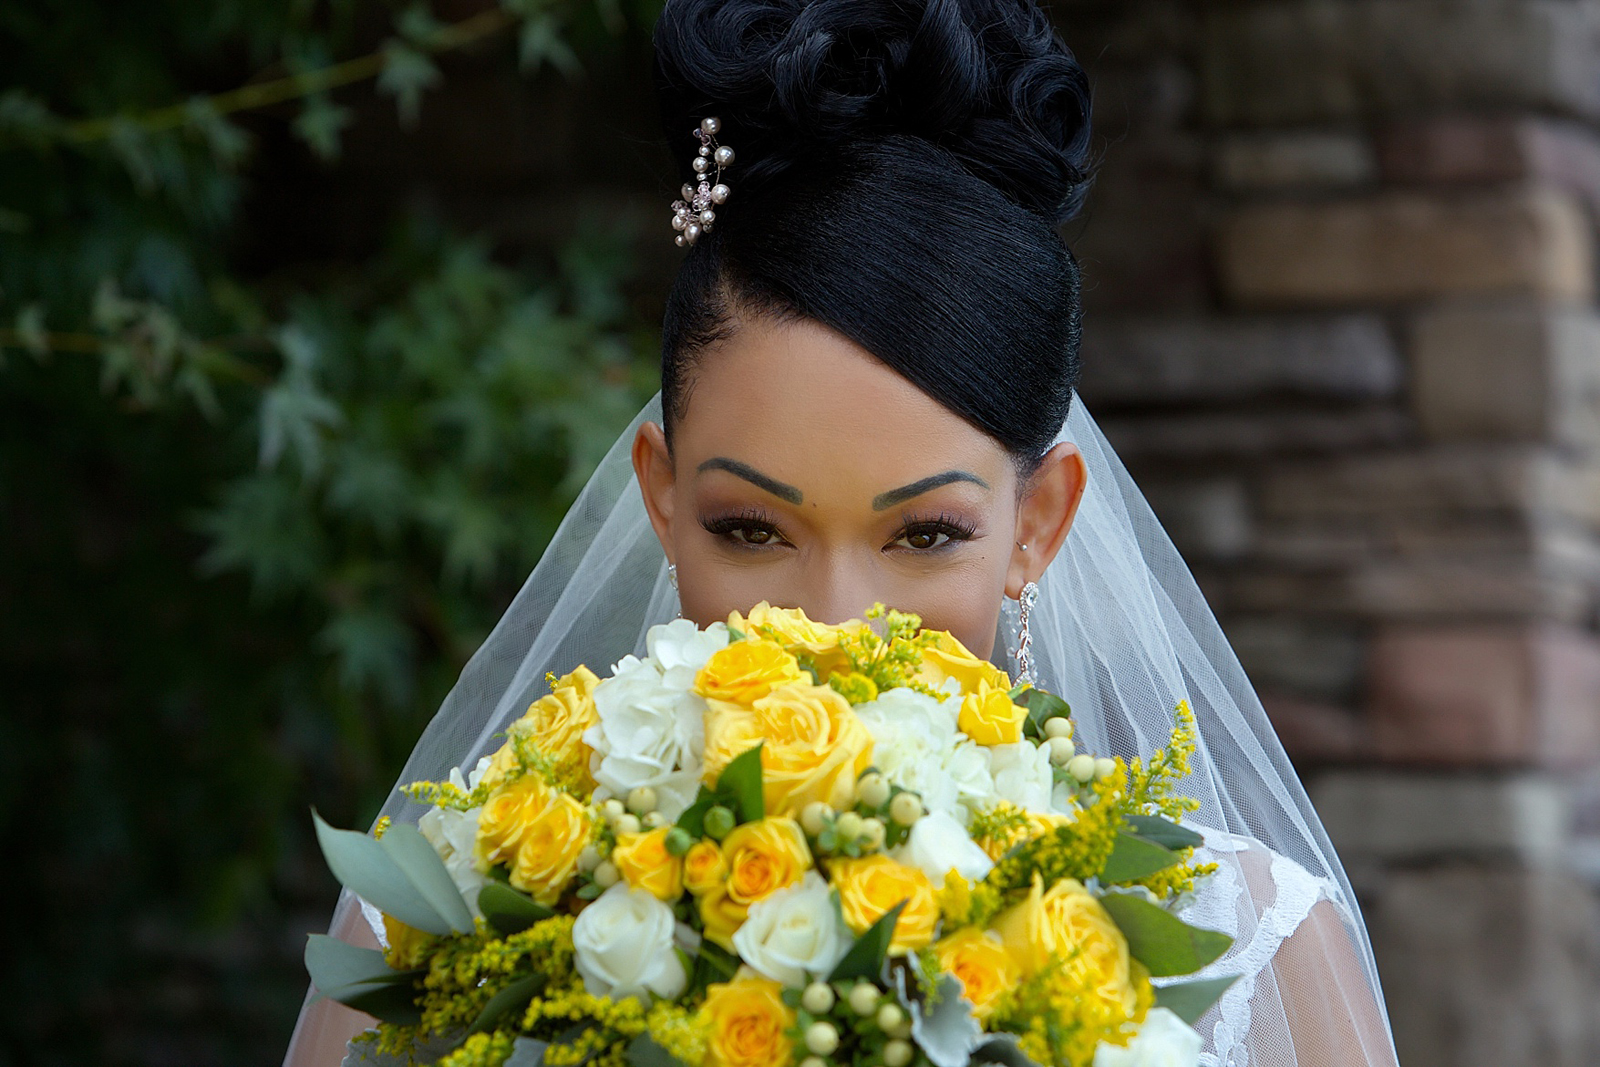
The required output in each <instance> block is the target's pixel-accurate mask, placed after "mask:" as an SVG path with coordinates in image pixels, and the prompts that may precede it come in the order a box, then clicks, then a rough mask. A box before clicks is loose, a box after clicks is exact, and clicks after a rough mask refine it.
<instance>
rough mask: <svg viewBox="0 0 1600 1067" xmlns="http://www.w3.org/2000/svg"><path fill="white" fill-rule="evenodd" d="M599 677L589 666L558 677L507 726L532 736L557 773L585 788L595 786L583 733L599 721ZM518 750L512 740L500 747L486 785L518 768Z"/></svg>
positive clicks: (517, 733) (512, 731)
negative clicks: (597, 698)
mask: <svg viewBox="0 0 1600 1067" xmlns="http://www.w3.org/2000/svg"><path fill="white" fill-rule="evenodd" d="M599 684H600V679H599V677H598V676H597V675H596V674H595V673H594V672H593V671H591V670H590V669H589V668H587V667H579V668H578V669H577V670H575V671H573V672H572V673H571V674H569V675H567V676H565V677H563V678H558V679H557V680H556V682H555V684H554V686H553V687H552V688H551V691H550V693H549V694H548V695H546V696H542V697H540V698H539V699H538V700H535V701H534V702H533V704H532V705H530V706H529V708H528V710H527V712H526V713H525V714H524V715H523V716H522V718H520V719H518V720H517V721H516V722H514V723H512V724H511V726H510V727H508V728H507V733H508V734H510V735H511V736H512V737H514V738H516V737H525V738H527V739H529V740H530V741H531V742H532V743H533V744H534V745H535V746H536V747H537V748H538V749H539V751H540V752H541V753H543V754H544V755H545V756H546V757H548V758H549V759H550V760H551V762H552V764H553V769H554V770H555V772H556V773H557V774H558V775H563V776H565V777H567V778H568V779H569V780H570V781H571V783H572V784H573V785H574V786H577V787H578V788H580V789H583V790H585V791H588V790H592V789H593V788H594V779H592V778H590V777H589V746H588V745H585V744H584V743H583V732H584V731H585V730H587V729H588V728H589V727H591V726H593V725H595V724H596V723H598V722H599V721H600V714H599V712H597V711H596V710H595V706H594V690H595V686H597V685H599ZM517 765H518V764H517V750H516V746H515V745H514V744H512V742H511V741H507V742H506V743H505V744H504V745H501V746H500V750H499V751H498V752H496V753H495V754H494V756H493V758H491V760H490V761H489V766H488V767H487V768H485V770H484V773H483V784H485V785H488V786H490V787H491V788H492V787H494V786H495V785H498V784H499V783H500V782H501V780H502V779H504V778H505V777H506V776H507V775H509V774H511V772H512V771H514V770H516V769H517Z"/></svg>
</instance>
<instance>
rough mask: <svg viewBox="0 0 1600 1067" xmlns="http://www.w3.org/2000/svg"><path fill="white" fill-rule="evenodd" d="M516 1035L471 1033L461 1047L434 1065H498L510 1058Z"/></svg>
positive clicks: (447, 1066)
mask: <svg viewBox="0 0 1600 1067" xmlns="http://www.w3.org/2000/svg"><path fill="white" fill-rule="evenodd" d="M515 1042H516V1035H514V1034H512V1033H509V1032H507V1031H498V1032H495V1033H488V1034H473V1035H472V1036H471V1037H469V1038H467V1039H466V1040H465V1041H463V1042H462V1043H461V1047H460V1048H457V1049H454V1050H452V1051H451V1052H449V1053H448V1054H447V1055H445V1056H444V1057H442V1058H441V1059H440V1060H439V1061H438V1062H437V1063H436V1064H435V1065H434V1067H500V1064H502V1063H504V1062H506V1060H508V1059H510V1058H511V1051H512V1047H513V1045H514V1044H515Z"/></svg>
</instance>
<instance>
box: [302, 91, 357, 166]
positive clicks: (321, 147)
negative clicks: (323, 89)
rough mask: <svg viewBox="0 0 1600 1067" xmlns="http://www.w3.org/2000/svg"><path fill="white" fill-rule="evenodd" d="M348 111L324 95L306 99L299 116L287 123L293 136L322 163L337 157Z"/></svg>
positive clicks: (347, 121) (319, 94)
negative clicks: (293, 133) (291, 129)
mask: <svg viewBox="0 0 1600 1067" xmlns="http://www.w3.org/2000/svg"><path fill="white" fill-rule="evenodd" d="M351 117H352V116H351V113H350V109H349V108H347V107H344V106H343V105H340V104H335V103H334V102H333V101H331V100H329V99H328V97H327V95H326V94H323V93H313V94H312V95H310V96H308V97H306V100H305V103H304V105H302V107H301V109H300V114H298V115H296V116H295V119H294V122H293V123H292V124H291V126H292V128H293V130H294V132H295V136H297V137H299V138H300V140H302V141H304V142H305V143H306V146H307V147H309V148H310V149H311V151H312V152H314V153H315V154H316V156H317V158H318V159H320V160H322V161H323V162H324V163H328V162H332V161H333V160H335V159H338V158H339V149H340V147H341V142H342V136H343V133H344V128H345V127H346V126H348V125H350V121H351Z"/></svg>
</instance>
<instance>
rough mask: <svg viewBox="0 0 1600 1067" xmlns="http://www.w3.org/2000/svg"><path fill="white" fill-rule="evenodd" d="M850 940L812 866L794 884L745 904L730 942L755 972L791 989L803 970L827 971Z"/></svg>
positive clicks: (803, 974)
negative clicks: (744, 915)
mask: <svg viewBox="0 0 1600 1067" xmlns="http://www.w3.org/2000/svg"><path fill="white" fill-rule="evenodd" d="M852 940H853V938H852V937H851V935H850V931H849V930H847V929H846V928H845V926H844V922H843V921H842V920H841V918H840V916H839V909H838V907H837V906H836V905H835V904H834V902H833V895H832V891H831V890H830V889H829V888H828V883H827V882H826V881H824V880H823V878H822V876H821V875H820V874H818V873H817V872H816V871H807V872H806V875H805V878H804V879H802V880H801V881H800V882H799V883H798V884H796V885H792V886H788V887H787V888H784V889H780V890H778V891H777V892H775V893H773V894H771V895H770V896H767V897H765V898H763V899H762V900H758V901H757V902H756V903H754V904H752V905H751V906H750V914H749V916H748V917H747V918H746V919H745V921H744V925H742V926H740V927H739V929H738V930H737V931H736V932H735V933H734V935H733V947H734V948H735V949H737V950H738V952H739V958H740V959H742V960H744V962H746V963H748V964H749V965H750V966H751V967H753V968H755V969H756V970H757V971H759V972H760V973H762V974H764V975H766V976H767V977H768V978H771V979H772V980H773V981H774V982H779V983H782V984H783V985H785V986H788V987H790V988H791V989H797V988H799V987H801V986H804V985H805V984H806V977H807V975H809V976H811V977H813V978H822V977H825V976H826V975H827V974H828V972H830V971H832V970H833V969H834V967H835V966H837V965H838V963H839V961H840V960H842V959H844V954H845V953H846V952H848V951H850V943H851V941H852Z"/></svg>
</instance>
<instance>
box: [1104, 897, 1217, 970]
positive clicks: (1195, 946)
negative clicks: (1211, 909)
mask: <svg viewBox="0 0 1600 1067" xmlns="http://www.w3.org/2000/svg"><path fill="white" fill-rule="evenodd" d="M1100 903H1101V905H1103V906H1104V907H1105V909H1106V911H1107V912H1109V913H1110V915H1111V918H1112V919H1113V920H1115V921H1116V924H1117V927H1118V928H1119V929H1120V930H1121V931H1122V936H1123V937H1126V938H1127V939H1128V951H1129V952H1130V953H1132V955H1133V957H1134V959H1136V960H1138V961H1139V962H1140V963H1142V964H1144V965H1145V966H1146V967H1147V968H1149V970H1150V973H1151V974H1152V975H1154V976H1155V977H1157V978H1165V977H1168V976H1170V975H1177V974H1193V973H1194V972H1195V971H1198V970H1199V969H1200V968H1202V967H1204V966H1205V965H1206V964H1208V963H1210V962H1211V961H1212V960H1214V959H1216V958H1217V957H1218V956H1220V955H1222V954H1223V953H1224V952H1226V951H1228V946H1229V945H1231V944H1233V938H1231V937H1229V936H1228V935H1227V934H1224V933H1220V932H1218V931H1216V930H1202V929H1200V928H1199V927H1197V926H1190V925H1189V924H1188V923H1186V922H1184V921H1183V920H1182V919H1180V918H1178V917H1177V916H1176V915H1173V914H1172V913H1171V912H1169V911H1166V910H1164V909H1162V908H1159V907H1157V906H1156V905H1154V904H1152V903H1150V902H1149V901H1148V900H1146V899H1144V897H1140V896H1134V895H1132V894H1131V893H1107V894H1106V895H1105V896H1103V897H1101V898H1100Z"/></svg>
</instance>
